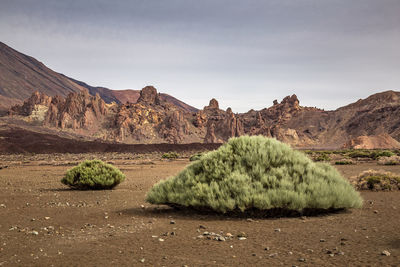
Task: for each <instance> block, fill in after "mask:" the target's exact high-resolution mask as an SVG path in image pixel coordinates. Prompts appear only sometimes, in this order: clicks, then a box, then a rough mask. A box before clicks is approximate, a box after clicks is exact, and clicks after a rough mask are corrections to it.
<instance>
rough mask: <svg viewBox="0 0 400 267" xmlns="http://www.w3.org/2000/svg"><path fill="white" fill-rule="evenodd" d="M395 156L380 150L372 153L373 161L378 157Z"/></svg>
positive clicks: (387, 151)
mask: <svg viewBox="0 0 400 267" xmlns="http://www.w3.org/2000/svg"><path fill="white" fill-rule="evenodd" d="M395 155H396V154H395V153H393V152H392V151H390V150H380V151H379V150H378V151H374V152H373V153H372V157H373V159H379V158H380V157H392V156H395Z"/></svg>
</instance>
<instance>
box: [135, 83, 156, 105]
mask: <svg viewBox="0 0 400 267" xmlns="http://www.w3.org/2000/svg"><path fill="white" fill-rule="evenodd" d="M137 103H145V104H151V105H158V104H160V99H159V97H158V93H157V89H156V88H154V87H153V86H146V87H144V88H143V89H142V90H141V91H140V96H139V98H138V100H137Z"/></svg>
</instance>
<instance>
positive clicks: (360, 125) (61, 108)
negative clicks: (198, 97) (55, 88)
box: [9, 86, 400, 148]
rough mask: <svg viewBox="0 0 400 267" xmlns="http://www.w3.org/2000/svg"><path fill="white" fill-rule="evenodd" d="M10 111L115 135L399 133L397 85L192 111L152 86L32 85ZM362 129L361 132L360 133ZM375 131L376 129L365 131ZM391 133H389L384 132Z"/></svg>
mask: <svg viewBox="0 0 400 267" xmlns="http://www.w3.org/2000/svg"><path fill="white" fill-rule="evenodd" d="M9 114H10V115H12V116H13V118H14V119H16V118H17V117H18V116H20V117H21V118H23V120H25V121H26V122H33V121H35V123H37V122H40V123H42V125H43V126H46V127H54V128H59V129H61V130H65V131H72V132H74V133H75V134H78V135H81V136H85V137H92V136H95V137H96V138H101V139H104V140H108V141H114V142H115V141H116V142H122V143H193V142H205V143H222V142H226V141H227V140H228V139H229V138H231V137H236V136H241V135H245V134H247V135H264V136H268V137H275V138H277V139H279V140H281V141H284V142H286V143H289V144H292V145H294V146H298V147H313V148H338V147H341V146H342V145H343V144H344V143H346V142H348V143H347V144H346V147H371V148H372V147H390V146H392V147H396V146H397V143H396V142H397V141H396V139H397V140H400V93H397V92H393V91H388V92H384V93H380V94H376V95H372V96H370V97H369V98H367V99H364V100H359V101H357V102H355V103H353V104H350V105H348V106H345V107H342V108H339V109H337V110H335V111H324V110H321V109H317V108H310V107H302V106H300V103H299V100H298V98H297V96H296V95H291V96H287V97H285V98H284V99H283V100H282V101H281V102H280V103H279V102H277V101H274V102H273V105H272V106H271V107H269V108H265V109H262V110H258V111H255V110H250V111H248V112H246V113H242V114H235V113H233V112H232V109H231V108H228V109H227V110H226V111H224V110H222V109H220V108H219V103H218V101H217V100H216V99H211V100H210V102H209V105H208V106H205V107H204V109H203V110H198V111H196V112H190V111H187V110H185V109H183V108H181V107H179V106H177V105H175V104H173V103H171V102H170V101H165V100H164V99H163V98H162V97H160V94H159V93H158V92H157V90H156V89H155V88H154V87H152V86H147V87H145V88H143V89H142V90H141V92H140V96H139V97H138V101H137V102H136V103H126V104H116V103H114V104H106V103H105V102H104V101H103V100H102V98H101V97H100V96H99V95H96V96H92V95H90V94H89V93H88V92H87V91H82V92H80V93H70V94H69V95H68V96H67V97H66V98H62V97H59V96H54V97H50V96H47V95H45V94H41V93H38V92H36V93H34V94H33V95H32V96H31V97H30V98H29V99H28V100H27V101H25V102H24V103H23V104H22V105H16V106H14V107H12V108H11V109H10V110H9ZM359 136H365V137H359ZM371 136H378V137H371ZM389 137H390V138H393V139H390V138H389Z"/></svg>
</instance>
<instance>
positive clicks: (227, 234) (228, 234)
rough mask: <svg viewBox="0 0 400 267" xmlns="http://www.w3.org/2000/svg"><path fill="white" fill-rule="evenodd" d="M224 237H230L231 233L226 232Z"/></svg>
mask: <svg viewBox="0 0 400 267" xmlns="http://www.w3.org/2000/svg"><path fill="white" fill-rule="evenodd" d="M225 236H226V237H232V236H233V235H232V234H231V233H226V235H225Z"/></svg>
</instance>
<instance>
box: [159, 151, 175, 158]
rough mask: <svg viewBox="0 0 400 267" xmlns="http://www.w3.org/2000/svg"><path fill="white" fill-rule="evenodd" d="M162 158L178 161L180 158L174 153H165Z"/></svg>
mask: <svg viewBox="0 0 400 267" xmlns="http://www.w3.org/2000/svg"><path fill="white" fill-rule="evenodd" d="M161 157H162V158H163V159H177V158H179V154H178V153H176V152H174V151H172V152H167V153H164V154H163V155H162V156H161Z"/></svg>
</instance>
